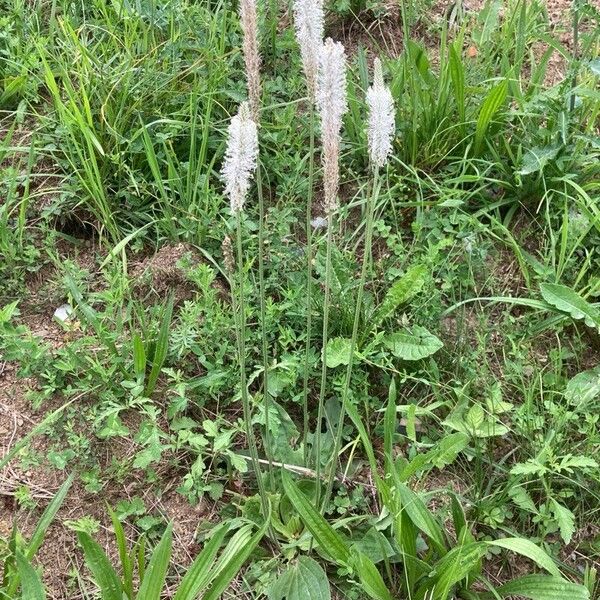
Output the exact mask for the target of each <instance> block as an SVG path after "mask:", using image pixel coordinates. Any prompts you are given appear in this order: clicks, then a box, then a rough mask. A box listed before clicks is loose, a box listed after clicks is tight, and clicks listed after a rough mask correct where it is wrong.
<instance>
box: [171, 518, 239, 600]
mask: <svg viewBox="0 0 600 600" xmlns="http://www.w3.org/2000/svg"><path fill="white" fill-rule="evenodd" d="M228 531H229V526H228V525H226V524H225V525H221V526H219V527H218V528H217V529H216V531H215V532H214V533H213V535H212V537H211V538H210V540H209V541H208V542H207V543H206V544H205V546H204V548H203V549H202V552H200V554H198V556H197V557H196V559H195V560H194V562H193V563H192V566H191V567H190V568H189V569H188V571H187V573H186V574H185V576H184V578H183V579H182V580H181V583H180V584H179V587H178V588H177V592H175V596H173V600H196V598H197V597H198V594H199V593H200V591H201V590H202V588H203V587H204V586H205V585H206V584H207V583H208V581H209V579H210V571H209V568H210V566H211V565H212V563H213V561H214V559H215V556H216V555H217V552H218V551H219V548H220V547H221V544H222V543H223V539H224V538H225V535H226V534H227V532H228Z"/></svg>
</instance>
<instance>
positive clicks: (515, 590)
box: [490, 575, 590, 600]
mask: <svg viewBox="0 0 600 600" xmlns="http://www.w3.org/2000/svg"><path fill="white" fill-rule="evenodd" d="M496 593H498V594H500V596H502V597H506V596H511V597H519V598H529V599H530V600H589V599H590V594H589V592H588V590H587V589H586V588H585V587H584V586H582V585H578V584H576V583H571V582H570V581H567V580H566V579H563V578H562V577H553V576H552V575H526V576H525V577H520V578H519V579H515V580H513V581H510V582H509V583H506V584H504V585H502V586H500V587H498V588H496ZM490 598H491V596H490Z"/></svg>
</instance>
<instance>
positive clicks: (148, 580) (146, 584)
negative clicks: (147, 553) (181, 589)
mask: <svg viewBox="0 0 600 600" xmlns="http://www.w3.org/2000/svg"><path fill="white" fill-rule="evenodd" d="M172 539H173V524H172V523H169V525H167V529H166V531H165V532H164V534H163V536H162V538H161V539H160V542H158V546H156V548H155V549H154V552H153V553H152V557H151V558H150V562H149V563H148V566H147V567H146V572H145V573H144V579H143V580H142V585H141V586H140V590H139V592H138V594H137V596H136V598H137V600H160V595H161V593H162V591H163V587H164V585H165V578H166V576H167V569H168V568H169V561H170V560H171V541H172Z"/></svg>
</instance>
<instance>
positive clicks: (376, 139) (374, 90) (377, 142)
mask: <svg viewBox="0 0 600 600" xmlns="http://www.w3.org/2000/svg"><path fill="white" fill-rule="evenodd" d="M367 106H368V111H369V115H368V126H367V140H368V149H369V160H370V163H371V168H372V169H373V180H372V186H371V193H370V194H369V196H368V199H367V215H366V231H365V247H364V251H363V260H362V267H361V272H360V281H359V284H358V292H357V297H356V305H355V308H354V324H353V326H352V339H351V341H350V356H349V359H348V365H347V367H346V376H345V379H344V387H343V388H342V407H341V411H340V417H339V423H338V428H337V431H336V435H335V440H334V444H333V452H332V455H331V464H330V467H329V473H328V478H327V490H326V492H325V495H324V497H323V502H322V505H321V511H322V512H324V511H325V509H326V508H327V503H328V502H329V498H330V496H331V491H332V489H333V479H334V475H335V467H336V464H337V458H338V453H339V451H340V446H341V442H342V432H343V428H344V419H345V416H346V410H347V405H348V401H349V398H348V396H349V392H350V383H351V379H352V369H353V367H354V352H355V349H356V340H357V338H358V330H359V326H360V317H361V313H362V303H363V295H364V289H365V282H366V278H367V272H368V271H369V269H370V265H371V258H372V256H371V246H372V242H373V220H374V214H375V205H376V203H377V198H378V196H379V191H380V188H381V184H380V170H381V169H382V168H383V167H385V165H386V164H387V162H388V158H389V155H390V153H391V151H392V140H393V137H394V129H395V112H394V100H393V98H392V93H391V92H390V89H389V88H388V87H387V86H386V85H385V83H384V81H383V72H382V68H381V62H380V61H379V59H378V58H376V59H375V65H374V76H373V85H372V86H370V87H369V89H368V90H367Z"/></svg>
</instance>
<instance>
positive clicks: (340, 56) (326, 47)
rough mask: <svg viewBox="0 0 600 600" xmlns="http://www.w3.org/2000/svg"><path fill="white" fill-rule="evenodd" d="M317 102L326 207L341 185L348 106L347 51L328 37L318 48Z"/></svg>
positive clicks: (332, 208) (333, 205) (330, 207)
mask: <svg viewBox="0 0 600 600" xmlns="http://www.w3.org/2000/svg"><path fill="white" fill-rule="evenodd" d="M317 106H318V109H319V116H320V117H321V138H322V143H323V153H322V159H323V185H324V188H325V210H326V211H327V213H328V214H330V213H332V212H334V211H335V209H336V208H337V194H338V187H339V165H338V161H339V154H340V139H341V135H340V132H341V129H342V117H343V116H344V113H345V112H346V111H347V109H348V104H347V100H346V53H345V52H344V46H342V44H340V43H339V42H334V41H333V40H332V39H331V38H327V40H325V43H324V44H323V45H322V46H321V50H320V52H319V73H318V80H317Z"/></svg>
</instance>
